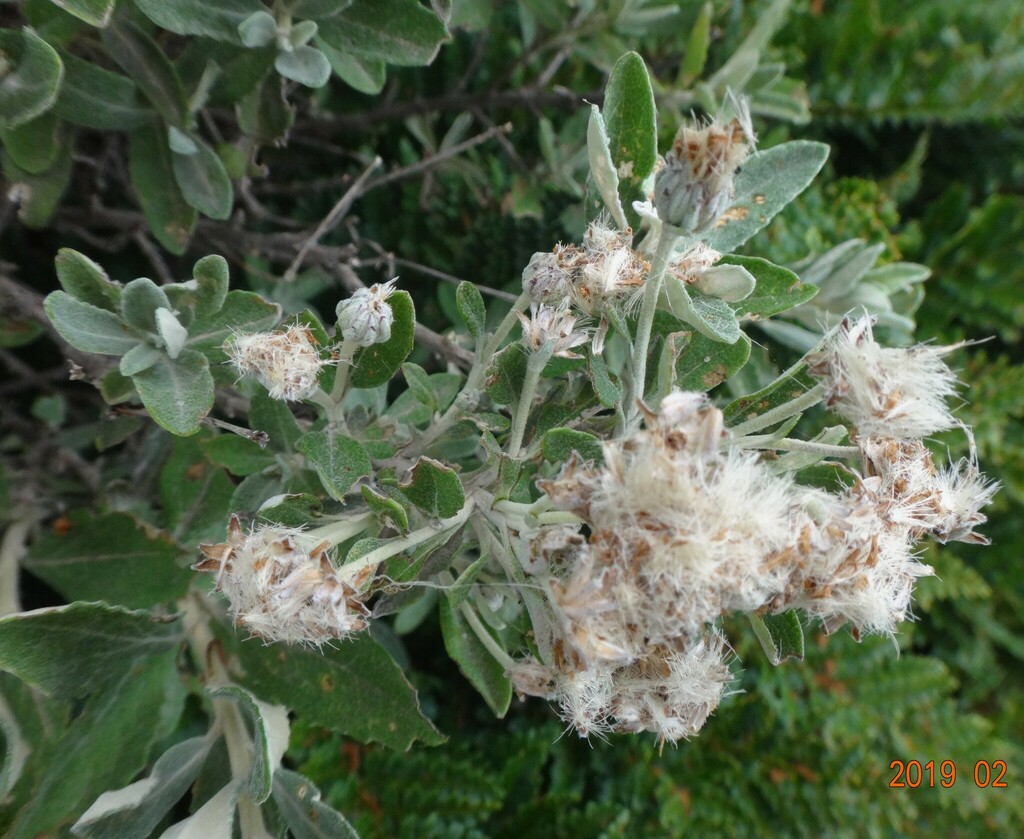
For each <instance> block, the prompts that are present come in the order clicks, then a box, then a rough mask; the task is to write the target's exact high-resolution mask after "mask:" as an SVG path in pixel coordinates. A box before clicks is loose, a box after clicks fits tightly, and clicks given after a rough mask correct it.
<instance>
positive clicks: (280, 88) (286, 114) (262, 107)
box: [235, 74, 295, 145]
mask: <svg viewBox="0 0 1024 839" xmlns="http://www.w3.org/2000/svg"><path fill="white" fill-rule="evenodd" d="M235 113H236V114H237V116H238V127H239V128H241V129H242V131H244V132H245V134H246V135H247V136H249V137H251V138H252V139H253V140H254V141H255V142H256V143H257V144H259V145H266V144H278V145H279V144H281V143H282V142H283V141H284V140H285V138H286V137H287V136H288V131H289V130H290V129H291V127H292V123H293V122H295V109H294V108H293V107H292V106H291V105H289V104H288V102H287V100H286V99H285V95H284V80H283V79H281V78H280V77H278V76H275V75H273V74H271V75H268V76H267V77H266V78H265V79H264V80H263V83H262V84H261V85H260V86H259V87H258V88H257V89H256V90H254V91H252V92H251V93H249V94H248V95H247V96H246V97H245V98H244V99H242V101H241V102H239V104H238V108H237V109H236V111H235Z"/></svg>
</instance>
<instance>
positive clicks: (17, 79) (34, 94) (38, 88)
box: [0, 26, 64, 129]
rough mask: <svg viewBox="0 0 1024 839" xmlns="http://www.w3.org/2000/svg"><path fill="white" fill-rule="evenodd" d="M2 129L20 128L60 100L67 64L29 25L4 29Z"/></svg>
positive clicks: (0, 37) (0, 42)
mask: <svg viewBox="0 0 1024 839" xmlns="http://www.w3.org/2000/svg"><path fill="white" fill-rule="evenodd" d="M0 55H2V56H4V63H5V65H6V68H7V71H6V73H4V74H3V76H2V77H0V128H4V129H7V128H17V127H18V126H19V125H23V124H24V123H26V122H29V121H30V120H33V119H35V118H36V117H37V116H39V115H40V114H42V113H43V112H44V111H47V110H49V108H50V107H52V106H53V103H54V102H55V101H56V99H57V94H58V92H59V90H60V83H61V79H62V77H63V76H64V65H63V64H62V63H61V60H60V56H59V55H58V54H57V51H56V50H55V49H54V48H53V47H51V46H50V45H49V44H48V43H46V41H44V40H43V39H42V38H40V37H39V36H38V35H36V33H35V32H33V31H32V30H31V29H29V28H28V27H27V26H26V27H25V28H23V29H22V30H21V31H20V32H16V31H14V30H13V29H2V30H0Z"/></svg>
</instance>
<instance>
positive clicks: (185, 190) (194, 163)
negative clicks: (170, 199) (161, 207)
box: [171, 140, 235, 220]
mask: <svg viewBox="0 0 1024 839" xmlns="http://www.w3.org/2000/svg"><path fill="white" fill-rule="evenodd" d="M196 145H197V146H198V151H197V152H196V153H195V154H173V155H171V158H172V161H171V165H172V167H173V169H174V179H175V181H177V183H178V186H179V187H180V188H181V194H182V196H184V198H185V200H186V201H187V202H188V203H189V204H191V205H192V206H193V207H195V208H196V209H197V210H198V211H199V212H201V213H202V214H203V215H205V216H209V217H210V218H212V219H217V220H223V219H226V218H227V217H228V216H229V215H231V207H232V205H233V204H234V200H235V195H234V190H233V189H232V186H231V178H230V177H229V176H228V173H227V170H226V169H225V168H224V164H223V162H221V159H220V157H219V156H218V155H217V152H215V151H214V150H213V149H212V148H211V147H210V146H209V145H208V144H206V143H205V142H203V141H202V140H196Z"/></svg>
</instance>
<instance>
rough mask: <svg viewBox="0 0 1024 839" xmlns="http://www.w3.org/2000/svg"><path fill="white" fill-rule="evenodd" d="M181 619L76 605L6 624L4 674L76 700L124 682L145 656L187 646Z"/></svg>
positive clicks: (1, 621)
mask: <svg viewBox="0 0 1024 839" xmlns="http://www.w3.org/2000/svg"><path fill="white" fill-rule="evenodd" d="M183 637H184V636H183V635H182V628H181V623H180V621H179V620H177V619H176V618H171V617H161V616H158V615H154V614H151V613H149V612H143V611H137V612H132V611H129V610H127V609H122V608H121V607H118V606H107V605H106V604H104V603H81V602H79V603H72V604H70V605H68V606H53V607H50V608H46V609H36V610H34V611H31V612H20V613H18V614H14V615H9V616H7V617H5V618H0V670H7V671H10V672H11V673H14V674H15V675H16V676H17V677H18V678H19V679H21V680H22V681H24V682H26V683H27V684H30V685H33V686H34V687H38V688H39V689H40V690H42V691H43V692H45V693H47V694H49V695H51V696H60V697H66V698H76V697H80V696H85V695H87V694H89V693H91V692H92V691H94V690H96V689H97V688H100V687H102V686H104V685H107V684H109V683H111V682H114V681H116V680H117V679H119V678H121V676H123V675H124V674H125V673H127V672H128V671H129V670H131V668H132V667H133V665H134V662H135V661H136V659H137V658H138V657H139V656H147V655H156V654H158V653H161V652H165V651H167V650H170V649H172V648H174V647H176V646H177V645H178V644H179V643H180V642H181V641H182V640H183Z"/></svg>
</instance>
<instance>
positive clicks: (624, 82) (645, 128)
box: [601, 52, 658, 228]
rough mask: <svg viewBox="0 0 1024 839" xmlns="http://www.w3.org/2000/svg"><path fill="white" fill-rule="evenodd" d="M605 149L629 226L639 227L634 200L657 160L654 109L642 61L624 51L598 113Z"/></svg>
mask: <svg viewBox="0 0 1024 839" xmlns="http://www.w3.org/2000/svg"><path fill="white" fill-rule="evenodd" d="M601 115H602V116H603V117H604V121H605V125H606V126H607V129H608V147H609V151H610V152H611V156H612V164H613V165H614V166H615V171H616V173H617V174H618V182H619V183H618V190H619V198H620V200H621V203H622V206H623V208H624V209H625V212H626V220H627V221H628V222H629V223H630V224H631V226H632V227H634V228H636V227H638V226H639V216H637V214H636V212H635V211H634V210H633V202H634V201H643V200H644V199H645V198H646V196H645V194H644V190H643V188H642V185H643V183H644V181H646V180H647V177H648V176H649V175H650V174H651V172H653V171H654V164H655V162H656V161H657V159H658V129H657V110H656V108H655V105H654V91H653V90H652V89H651V80H650V77H649V76H648V75H647V67H646V65H645V64H644V60H643V59H642V58H641V57H640V56H639V55H638V54H637V53H635V52H628V53H626V54H625V55H624V56H622V57H621V58H620V59H619V60H618V61H616V62H615V66H614V67H612V72H611V75H610V76H609V77H608V84H607V86H606V87H605V94H604V108H602V110H601Z"/></svg>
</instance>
